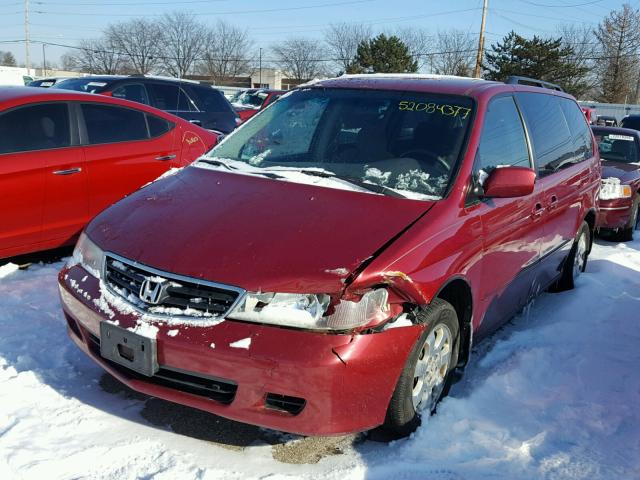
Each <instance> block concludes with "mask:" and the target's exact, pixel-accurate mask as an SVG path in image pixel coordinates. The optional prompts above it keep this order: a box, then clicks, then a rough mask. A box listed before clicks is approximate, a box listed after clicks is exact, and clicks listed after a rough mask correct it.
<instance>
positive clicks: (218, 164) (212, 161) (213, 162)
mask: <svg viewBox="0 0 640 480" xmlns="http://www.w3.org/2000/svg"><path fill="white" fill-rule="evenodd" d="M198 162H202V163H206V164H208V165H213V166H214V167H224V168H226V169H227V170H231V171H232V172H234V171H235V172H243V173H247V174H249V175H253V174H255V175H260V176H262V177H267V178H273V179H281V178H284V177H283V176H282V175H278V174H277V173H271V172H260V171H257V170H240V169H239V168H238V167H234V166H232V165H229V164H228V163H227V162H223V161H222V160H215V159H211V158H200V159H198Z"/></svg>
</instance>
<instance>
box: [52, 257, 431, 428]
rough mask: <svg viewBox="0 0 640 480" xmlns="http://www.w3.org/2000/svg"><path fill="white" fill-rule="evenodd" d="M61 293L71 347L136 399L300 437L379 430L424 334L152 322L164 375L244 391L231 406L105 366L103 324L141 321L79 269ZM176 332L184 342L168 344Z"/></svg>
mask: <svg viewBox="0 0 640 480" xmlns="http://www.w3.org/2000/svg"><path fill="white" fill-rule="evenodd" d="M59 287H60V296H61V301H62V307H63V310H64V313H65V316H66V318H67V322H68V325H69V329H68V330H69V335H70V337H71V338H72V339H73V341H74V342H75V343H76V344H77V345H78V346H79V347H80V348H81V349H82V350H83V351H84V352H85V353H86V354H87V355H89V356H90V357H91V358H92V359H93V360H94V361H95V362H97V363H98V364H99V365H101V366H102V367H103V368H104V369H105V370H107V371H108V372H109V373H110V374H112V375H113V376H114V377H116V378H118V379H119V380H120V381H121V382H123V383H125V384H126V385H128V386H129V387H131V388H132V389H134V390H137V391H139V392H142V393H145V394H147V395H151V396H154V397H158V398H162V399H165V400H169V401H172V402H176V403H180V404H184V405H188V406H191V407H194V408H198V409H201V410H205V411H207V412H210V413H214V414H216V415H220V416H223V417H226V418H230V419H233V420H237V421H240V422H244V423H250V424H254V425H259V426H263V427H268V428H272V429H276V430H281V431H285V432H291V433H297V434H302V435H341V434H345V433H351V432H357V431H364V430H368V429H371V428H373V427H376V426H378V425H381V424H382V423H383V422H384V418H385V414H386V410H387V406H388V404H389V401H390V399H391V395H392V394H393V390H394V389H395V385H396V383H397V380H398V377H399V375H400V372H401V371H402V368H403V366H404V364H405V362H406V359H407V357H408V355H409V352H410V351H411V349H412V347H413V345H414V344H415V342H416V340H417V338H418V337H419V335H420V334H421V332H422V327H419V326H414V327H405V328H394V329H390V330H387V331H384V332H381V333H373V334H363V335H360V334H324V333H314V332H306V331H302V330H295V329H285V328H278V327H273V326H265V325H255V324H249V323H242V322H236V321H232V320H225V321H223V322H221V323H219V324H218V325H215V326H208V327H202V326H195V325H172V324H167V323H161V322H153V323H154V325H155V326H156V327H157V328H158V333H157V338H156V342H157V352H158V363H159V364H160V366H161V368H163V369H166V370H167V371H171V372H182V373H181V374H187V375H192V376H195V377H197V378H205V379H208V378H213V379H221V380H222V381H223V382H227V383H224V384H223V385H228V384H235V385H236V386H237V388H236V389H235V393H234V394H233V396H232V398H231V401H228V400H229V397H227V398H226V400H225V401H219V400H216V399H214V398H212V397H211V396H204V395H202V394H198V393H193V392H194V391H193V390H190V389H188V388H181V387H179V386H178V387H176V386H175V385H167V383H166V382H162V381H160V380H161V379H159V378H155V377H151V378H148V377H142V376H141V375H138V374H135V373H134V372H132V371H130V370H128V369H126V368H124V367H121V366H118V365H116V364H113V363H111V362H108V361H107V360H105V359H103V358H102V357H101V356H100V349H99V341H100V340H99V332H100V328H99V327H100V322H102V321H104V320H107V319H110V320H111V321H117V322H118V324H119V325H120V326H121V327H123V328H130V327H134V326H135V325H136V323H137V322H139V320H140V316H139V315H138V314H137V313H120V311H119V310H118V309H117V308H116V307H115V306H114V305H112V304H107V305H105V301H107V300H106V298H105V297H104V296H103V295H102V293H101V290H100V284H99V281H98V280H97V279H96V278H95V277H92V276H91V275H89V274H88V273H87V272H86V271H85V270H84V269H83V268H81V267H80V266H73V267H70V268H67V267H65V268H64V269H63V270H62V271H61V272H60V275H59ZM107 302H108V301H107ZM116 303H117V302H116ZM109 312H111V313H110V314H109ZM172 330H178V334H177V335H174V333H175V332H172V333H171V334H169V332H170V331H172ZM246 338H251V343H250V346H249V348H248V349H244V348H233V347H231V344H232V343H234V342H237V341H238V340H241V339H246ZM268 394H275V395H276V396H279V397H277V398H285V399H289V398H296V399H304V406H303V408H302V409H301V411H300V412H299V413H297V414H294V413H289V412H287V411H283V410H280V409H274V408H273V405H272V404H269V405H268V404H267V401H266V400H267V396H268ZM283 396H284V397H283ZM270 398H273V397H270Z"/></svg>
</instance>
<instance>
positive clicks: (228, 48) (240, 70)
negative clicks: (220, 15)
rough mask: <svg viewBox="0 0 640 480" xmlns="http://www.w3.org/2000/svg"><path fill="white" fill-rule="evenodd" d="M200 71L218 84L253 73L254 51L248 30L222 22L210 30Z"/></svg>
mask: <svg viewBox="0 0 640 480" xmlns="http://www.w3.org/2000/svg"><path fill="white" fill-rule="evenodd" d="M204 43H205V48H204V52H203V61H202V62H201V63H200V66H199V71H200V72H201V73H202V74H204V75H208V76H210V77H211V78H212V80H213V81H214V82H216V83H219V82H221V81H224V80H225V79H229V78H232V77H237V76H240V75H247V74H250V73H251V70H252V69H251V59H250V57H249V55H248V52H249V51H251V49H252V46H253V45H252V42H251V40H250V39H249V34H248V33H247V30H243V29H241V28H238V27H236V26H234V25H231V24H229V23H227V22H223V21H221V20H219V21H218V23H216V24H215V26H213V27H212V28H210V29H209V31H208V33H207V35H206V40H205V42H204Z"/></svg>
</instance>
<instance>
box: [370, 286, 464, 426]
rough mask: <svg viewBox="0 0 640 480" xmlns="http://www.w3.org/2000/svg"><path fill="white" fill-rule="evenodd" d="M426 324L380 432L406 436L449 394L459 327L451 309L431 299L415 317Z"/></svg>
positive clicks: (446, 304)
mask: <svg viewBox="0 0 640 480" xmlns="http://www.w3.org/2000/svg"><path fill="white" fill-rule="evenodd" d="M416 319H417V320H418V322H420V323H422V324H424V325H426V328H425V331H424V332H423V333H422V335H421V336H420V338H419V339H418V341H417V342H416V344H415V345H414V347H413V350H412V351H411V354H410V355H409V358H408V359H407V363H406V364H405V366H404V368H403V370H402V373H401V374H400V378H399V380H398V383H397V385H396V389H395V391H394V392H393V396H392V397H391V402H390V403H389V408H388V410H387V416H386V419H385V423H384V425H383V427H382V428H383V429H384V430H385V431H386V432H387V433H389V434H391V435H392V436H394V437H405V436H407V435H409V434H410V433H412V432H413V431H415V429H416V428H418V426H419V425H420V423H421V420H420V419H421V415H431V414H432V413H434V412H435V409H436V405H437V404H438V402H439V401H440V399H441V398H443V397H444V396H446V395H447V394H448V393H449V389H450V387H451V378H452V375H451V372H452V371H453V369H454V368H455V366H456V365H457V363H458V352H459V349H460V348H459V347H460V334H459V332H460V327H459V324H458V316H457V314H456V311H455V309H454V308H453V306H452V305H451V304H450V303H449V302H446V301H445V300H441V299H439V298H436V299H434V300H433V301H432V302H431V303H430V304H429V305H428V306H427V307H426V308H424V309H423V310H421V311H420V312H419V313H418V314H417V315H416Z"/></svg>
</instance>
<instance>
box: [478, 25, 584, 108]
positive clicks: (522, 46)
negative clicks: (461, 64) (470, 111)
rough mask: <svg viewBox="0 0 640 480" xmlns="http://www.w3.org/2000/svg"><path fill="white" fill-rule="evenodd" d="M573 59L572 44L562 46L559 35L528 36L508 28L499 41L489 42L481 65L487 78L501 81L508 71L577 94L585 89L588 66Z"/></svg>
mask: <svg viewBox="0 0 640 480" xmlns="http://www.w3.org/2000/svg"><path fill="white" fill-rule="evenodd" d="M573 59H574V51H573V48H572V47H571V46H569V45H564V46H563V44H562V38H540V37H538V36H534V37H533V38H531V39H528V38H524V37H521V36H520V35H518V34H517V33H515V32H513V31H511V32H510V33H509V34H508V35H507V36H506V37H504V39H503V40H502V42H498V43H496V44H495V45H491V50H490V51H489V52H487V53H486V55H485V64H484V65H483V68H484V70H485V78H486V79H488V80H497V81H501V82H502V81H504V80H506V79H507V77H510V76H511V75H518V76H523V77H530V78H536V79H539V80H545V81H547V82H552V83H556V84H558V85H560V86H561V87H562V88H564V89H565V90H566V91H567V92H569V93H571V94H573V95H575V96H580V95H581V94H582V93H584V92H585V91H586V90H587V89H588V85H587V84H586V82H585V80H584V78H585V74H586V73H587V70H588V69H587V68H586V67H584V66H582V65H579V64H578V63H576V62H575V61H574V60H573Z"/></svg>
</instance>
